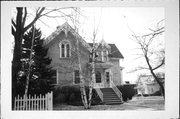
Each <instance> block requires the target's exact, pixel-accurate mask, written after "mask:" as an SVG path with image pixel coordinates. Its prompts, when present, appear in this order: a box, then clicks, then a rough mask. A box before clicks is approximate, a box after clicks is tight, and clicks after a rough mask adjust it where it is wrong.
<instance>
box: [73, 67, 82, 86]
mask: <svg viewBox="0 0 180 119" xmlns="http://www.w3.org/2000/svg"><path fill="white" fill-rule="evenodd" d="M76 71H78V72H79V70H74V71H73V79H74V80H73V84H77V85H78V84H80V72H79V73H78V74H79V82H77V83H76V77H77V76H76Z"/></svg>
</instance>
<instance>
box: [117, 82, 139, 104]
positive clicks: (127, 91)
mask: <svg viewBox="0 0 180 119" xmlns="http://www.w3.org/2000/svg"><path fill="white" fill-rule="evenodd" d="M117 88H118V89H119V90H120V91H121V93H122V97H123V100H124V101H127V100H131V99H132V97H133V96H134V95H135V94H136V90H135V89H134V86H133V85H121V86H117Z"/></svg>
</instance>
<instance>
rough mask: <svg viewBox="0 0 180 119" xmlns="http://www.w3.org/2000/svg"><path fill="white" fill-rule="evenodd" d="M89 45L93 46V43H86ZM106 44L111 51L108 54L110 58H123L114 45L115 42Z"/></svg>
mask: <svg viewBox="0 0 180 119" xmlns="http://www.w3.org/2000/svg"><path fill="white" fill-rule="evenodd" d="M88 44H89V45H90V46H91V47H92V46H93V43H88ZM108 45H109V46H110V47H111V52H110V54H109V57H112V58H122V59H123V58H124V57H123V55H122V54H121V52H120V51H119V49H118V48H117V47H116V45H115V44H109V43H108Z"/></svg>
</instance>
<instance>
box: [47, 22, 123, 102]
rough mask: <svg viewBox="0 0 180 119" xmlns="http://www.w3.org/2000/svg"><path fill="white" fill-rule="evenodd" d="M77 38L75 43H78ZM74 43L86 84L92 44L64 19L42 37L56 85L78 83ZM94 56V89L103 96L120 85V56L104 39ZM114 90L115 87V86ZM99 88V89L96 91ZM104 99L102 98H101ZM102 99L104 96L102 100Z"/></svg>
mask: <svg viewBox="0 0 180 119" xmlns="http://www.w3.org/2000/svg"><path fill="white" fill-rule="evenodd" d="M77 40H78V43H79V44H77ZM77 45H79V50H80V54H81V66H82V71H83V77H84V78H85V84H86V85H88V83H89V80H90V78H91V51H92V45H93V44H92V43H87V42H86V41H85V40H84V39H83V38H82V37H81V36H80V35H79V34H78V33H77V32H75V30H74V29H73V28H72V27H71V26H70V25H69V24H68V23H67V22H66V23H64V24H63V25H62V26H58V27H57V29H56V30H55V31H54V32H53V33H52V34H51V35H50V36H49V37H47V38H46V40H45V44H44V46H45V47H46V48H48V54H47V55H48V57H50V58H51V59H52V61H51V64H50V67H52V68H53V69H55V70H56V81H55V84H56V85H79V83H80V79H79V70H78V54H77ZM95 46H96V48H97V53H96V55H97V58H96V63H95V72H96V81H95V84H94V88H95V89H96V90H97V92H98V94H99V95H101V97H102V95H103V93H104V91H103V88H104V90H108V91H110V90H111V89H113V90H114V92H115V90H116V92H115V93H119V95H120V94H121V93H120V92H118V90H117V88H116V86H115V85H121V84H122V69H123V68H122V67H121V66H120V59H123V58H124V57H123V55H122V54H121V52H120V51H119V50H118V48H117V47H116V45H115V44H108V43H106V42H105V41H104V40H101V42H100V43H96V44H95ZM113 87H114V88H116V89H114V88H113ZM99 89H101V90H99ZM102 98H103V97H102ZM102 100H103V99H102Z"/></svg>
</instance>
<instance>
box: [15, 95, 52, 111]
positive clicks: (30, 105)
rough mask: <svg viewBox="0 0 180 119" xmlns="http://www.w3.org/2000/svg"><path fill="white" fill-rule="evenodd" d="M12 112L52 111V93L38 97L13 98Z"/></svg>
mask: <svg viewBox="0 0 180 119" xmlns="http://www.w3.org/2000/svg"><path fill="white" fill-rule="evenodd" d="M14 110H53V92H50V93H47V94H45V95H41V94H40V96H36V95H34V96H31V95H29V96H27V97H26V96H25V95H24V96H22V97H21V96H19V95H18V96H17V97H15V102H14Z"/></svg>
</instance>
